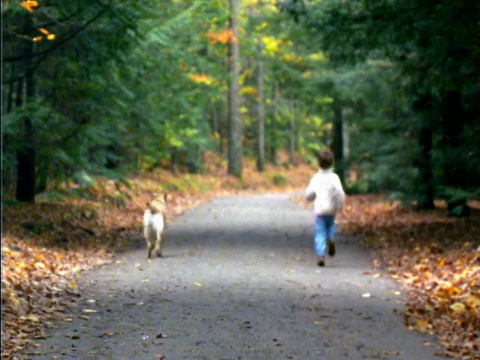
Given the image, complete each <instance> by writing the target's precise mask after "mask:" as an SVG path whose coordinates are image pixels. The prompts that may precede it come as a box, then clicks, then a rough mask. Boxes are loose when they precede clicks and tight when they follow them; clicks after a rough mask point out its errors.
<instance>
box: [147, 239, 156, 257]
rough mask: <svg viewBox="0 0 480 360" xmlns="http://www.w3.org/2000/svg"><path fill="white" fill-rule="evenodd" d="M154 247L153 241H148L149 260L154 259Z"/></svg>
mask: <svg viewBox="0 0 480 360" xmlns="http://www.w3.org/2000/svg"><path fill="white" fill-rule="evenodd" d="M153 247H154V243H153V240H152V239H148V240H147V259H150V258H151V257H152V252H153Z"/></svg>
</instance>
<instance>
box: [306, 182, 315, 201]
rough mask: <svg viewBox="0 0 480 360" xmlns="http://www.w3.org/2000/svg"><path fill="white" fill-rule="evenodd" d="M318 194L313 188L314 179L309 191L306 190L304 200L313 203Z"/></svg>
mask: <svg viewBox="0 0 480 360" xmlns="http://www.w3.org/2000/svg"><path fill="white" fill-rule="evenodd" d="M315 197H316V194H315V189H314V187H313V178H312V180H310V183H309V184H308V186H307V189H306V190H305V194H304V198H305V200H306V201H313V200H315Z"/></svg>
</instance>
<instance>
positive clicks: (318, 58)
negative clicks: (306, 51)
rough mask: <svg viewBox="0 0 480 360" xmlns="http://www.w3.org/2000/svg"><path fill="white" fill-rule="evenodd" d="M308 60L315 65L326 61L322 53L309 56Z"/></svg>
mask: <svg viewBox="0 0 480 360" xmlns="http://www.w3.org/2000/svg"><path fill="white" fill-rule="evenodd" d="M308 58H309V59H310V60H312V61H314V62H316V63H320V64H323V63H325V62H326V61H327V58H326V57H325V55H324V54H323V53H322V52H319V53H315V54H311V55H310V56H309V57H308Z"/></svg>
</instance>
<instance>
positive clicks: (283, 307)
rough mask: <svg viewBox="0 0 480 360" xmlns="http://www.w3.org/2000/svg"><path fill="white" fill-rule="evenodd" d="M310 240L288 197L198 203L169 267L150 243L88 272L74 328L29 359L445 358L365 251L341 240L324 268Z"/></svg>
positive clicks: (175, 238)
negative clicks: (410, 324)
mask: <svg viewBox="0 0 480 360" xmlns="http://www.w3.org/2000/svg"><path fill="white" fill-rule="evenodd" d="M347 221H348V219H347ZM312 231H313V215H312V213H311V212H310V210H308V209H305V208H303V207H301V206H300V205H298V204H296V203H294V202H292V201H290V200H289V196H288V195H286V194H270V195H262V196H236V197H224V198H216V199H214V200H212V201H210V202H208V203H205V204H203V205H200V206H198V207H196V208H194V209H192V210H190V211H188V212H187V213H186V214H184V215H182V216H180V217H178V218H177V219H175V221H174V222H173V223H172V224H170V226H169V228H168V229H167V232H166V235H165V239H166V240H165V247H164V258H161V259H160V258H154V259H152V260H151V261H148V260H147V259H146V250H145V248H144V246H143V242H142V243H141V244H142V246H141V247H140V248H136V249H132V250H131V251H129V252H127V253H124V254H122V255H121V256H119V257H118V258H117V260H116V261H115V263H114V264H112V265H108V266H105V267H103V268H100V269H97V270H95V271H91V272H88V273H85V274H83V276H82V278H81V279H79V280H78V283H79V286H80V288H81V289H82V290H81V294H82V296H81V298H80V300H79V301H78V303H79V306H77V307H76V308H73V309H72V316H71V318H72V321H71V322H65V323H63V324H62V326H61V327H58V328H53V329H51V331H50V333H49V337H48V338H47V339H45V340H42V341H41V343H42V344H43V346H42V347H41V348H39V349H37V351H38V354H37V355H35V356H33V355H32V356H31V359H81V360H84V359H85V360H86V359H90V360H93V359H95V360H96V359H114V360H122V359H130V360H133V359H152V360H153V359H165V360H177V359H225V360H226V359H232V360H233V359H247V360H249V359H252V360H255V359H298V360H305V359H312V360H313V359H315V360H323V359H325V360H337V359H405V360H407V359H408V360H412V359H418V360H429V359H441V357H440V356H435V353H436V352H438V351H439V349H438V348H436V347H435V346H434V345H429V346H426V345H425V344H435V340H434V339H433V338H431V337H428V336H426V335H422V334H419V333H416V332H413V331H411V330H408V329H407V328H406V327H405V326H404V325H403V322H402V315H401V313H402V311H403V305H402V298H403V296H404V295H403V294H402V293H401V289H400V288H398V286H397V285H396V284H395V283H394V282H393V281H392V280H390V279H389V278H387V277H386V276H383V275H381V274H380V273H379V271H378V270H372V269H371V266H370V255H369V253H367V252H365V251H364V250H362V249H361V248H360V247H358V246H357V244H356V242H355V240H354V239H350V238H346V237H343V236H342V234H341V232H340V233H339V234H338V236H337V255H336V256H335V257H334V258H327V263H326V266H325V267H324V268H319V267H317V266H316V265H315V256H314V252H313V244H312V242H313V240H312ZM139 240H140V239H137V240H136V241H137V242H138V241H139ZM379 274H380V275H379Z"/></svg>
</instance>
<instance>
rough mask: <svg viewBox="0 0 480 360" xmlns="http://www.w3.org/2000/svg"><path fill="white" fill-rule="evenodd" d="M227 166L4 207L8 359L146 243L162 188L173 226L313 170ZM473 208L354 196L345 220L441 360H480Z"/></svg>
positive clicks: (478, 219) (477, 228) (29, 347)
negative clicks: (221, 201)
mask: <svg viewBox="0 0 480 360" xmlns="http://www.w3.org/2000/svg"><path fill="white" fill-rule="evenodd" d="M209 156H210V157H212V156H213V155H209ZM221 161H223V160H218V159H215V158H214V159H211V158H210V159H206V164H207V166H206V170H207V171H206V174H197V175H190V174H188V175H187V174H183V173H177V174H174V173H172V172H167V171H157V172H154V173H150V174H147V175H142V176H139V177H137V178H134V179H130V186H128V187H127V186H124V188H122V184H118V183H113V182H112V181H108V180H98V181H97V184H96V186H95V187H93V188H89V189H87V190H86V192H87V194H88V196H87V197H85V198H83V199H80V198H73V197H68V196H66V197H64V198H63V199H62V200H42V201H37V203H36V204H34V205H33V204H21V205H12V206H4V207H3V214H2V221H3V222H2V223H3V230H2V237H3V239H2V240H3V241H2V320H3V327H2V359H22V358H25V354H28V353H29V352H32V353H35V349H36V348H38V346H39V344H38V343H36V340H37V339H42V338H46V337H47V335H46V331H47V329H48V328H50V327H53V326H55V325H57V324H58V323H59V322H62V321H71V320H72V319H71V318H70V317H69V311H68V310H69V308H71V307H74V306H76V302H77V301H78V300H79V298H80V291H79V289H78V286H77V282H76V280H77V279H78V277H79V276H81V273H82V272H84V271H88V270H91V269H93V268H95V267H98V266H103V265H106V264H109V263H111V262H112V261H113V260H112V259H113V256H114V255H116V254H119V253H121V252H123V251H127V250H128V249H131V248H132V246H143V239H142V237H141V233H142V228H141V223H142V220H141V219H142V216H143V205H144V204H145V203H146V201H147V200H149V197H150V196H151V195H152V193H153V192H157V191H159V190H160V191H161V190H162V189H163V188H160V189H159V184H162V185H163V186H166V187H168V188H173V189H174V190H170V191H169V212H168V214H167V219H168V221H171V220H172V219H174V218H175V217H176V216H178V215H179V214H181V213H183V212H184V211H185V210H186V209H188V208H191V207H194V206H197V205H198V204H200V203H201V202H203V201H206V200H208V199H210V198H211V197H213V196H218V195H225V194H232V193H245V192H263V191H279V192H280V191H282V192H285V191H298V190H303V188H304V186H305V185H306V184H307V183H308V181H309V179H310V176H311V175H312V174H313V172H314V171H315V169H313V168H312V167H310V166H307V165H301V166H300V167H288V166H277V167H273V166H272V167H271V168H270V169H269V170H267V171H266V172H264V173H263V174H259V173H258V172H256V170H255V165H254V162H252V161H246V162H245V169H244V179H243V180H239V179H236V178H233V177H231V176H229V175H228V174H226V171H225V170H224V169H225V168H226V166H225V164H223V163H221ZM278 174H281V175H282V176H284V177H285V179H287V181H286V183H285V184H283V185H282V186H278V185H276V184H275V182H274V181H272V179H274V178H275V176H278ZM246 179H248V180H246ZM115 199H117V200H118V199H120V201H116V200H115ZM473 207H474V212H473V215H472V216H471V217H470V218H466V219H452V218H448V217H447V212H446V209H445V208H444V206H443V205H442V204H439V209H438V210H435V211H428V212H418V211H414V210H411V209H407V208H404V207H402V206H401V205H400V204H398V203H396V202H389V201H387V200H386V199H385V198H384V197H381V196H350V197H348V200H347V204H346V206H345V209H344V212H343V214H342V215H340V217H339V222H340V223H341V231H342V232H343V233H345V234H346V235H351V236H358V237H359V238H361V239H362V243H363V244H364V246H366V247H368V248H370V249H373V250H374V251H375V254H376V259H375V260H374V261H373V268H374V269H375V268H376V269H379V271H381V272H379V271H376V274H375V275H372V274H373V273H374V272H373V271H372V274H370V276H373V277H380V276H382V272H383V270H384V271H385V272H386V273H387V274H389V275H390V276H391V277H393V278H394V279H396V280H397V281H399V282H400V283H402V284H403V285H404V286H405V290H406V292H407V295H408V300H407V303H406V311H405V313H404V319H405V325H406V326H408V327H409V328H411V329H412V330H418V331H424V332H428V333H431V334H434V335H435V336H437V337H438V338H439V339H440V341H441V342H442V344H443V346H444V355H446V356H451V357H453V358H457V359H479V358H480V357H479V353H480V351H479V349H480V339H479V333H480V317H479V311H480V239H479V235H478V234H479V233H480V215H479V213H480V205H479V204H478V203H474V204H473ZM140 244H141V245H140ZM117 261H118V260H117ZM363 295H364V297H367V295H366V294H363ZM91 303H93V302H91ZM83 317H84V318H85V320H86V321H88V316H83ZM159 358H162V356H161V355H159Z"/></svg>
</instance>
